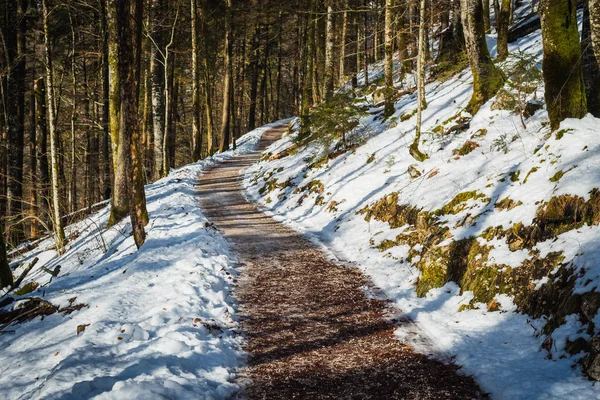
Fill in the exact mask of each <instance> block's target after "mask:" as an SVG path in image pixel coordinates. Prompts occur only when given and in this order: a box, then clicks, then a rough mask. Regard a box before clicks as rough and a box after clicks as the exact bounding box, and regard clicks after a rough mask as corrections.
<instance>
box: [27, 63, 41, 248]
mask: <svg viewBox="0 0 600 400" xmlns="http://www.w3.org/2000/svg"><path fill="white" fill-rule="evenodd" d="M32 75H35V72H33V74H32ZM36 125H37V123H36V110H35V88H33V87H32V90H31V94H30V97H29V187H30V196H29V215H30V216H31V217H32V219H31V223H30V224H29V236H30V237H31V238H36V237H37V236H38V234H39V223H38V221H37V220H36V218H37V217H38V192H39V186H38V180H37V179H38V175H37V132H36Z"/></svg>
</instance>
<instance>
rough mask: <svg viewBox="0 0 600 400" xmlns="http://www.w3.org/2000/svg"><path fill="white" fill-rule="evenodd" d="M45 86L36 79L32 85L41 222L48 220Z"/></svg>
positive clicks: (48, 192)
mask: <svg viewBox="0 0 600 400" xmlns="http://www.w3.org/2000/svg"><path fill="white" fill-rule="evenodd" d="M45 87H46V85H45V84H44V79H42V78H39V79H36V80H35V81H34V83H33V90H34V94H35V114H36V118H35V119H36V129H35V132H36V136H37V137H36V160H37V168H36V169H37V171H38V174H39V175H38V188H39V195H38V198H39V203H38V204H39V213H38V216H39V217H40V218H41V219H42V221H48V220H50V219H51V218H50V203H51V200H50V187H51V186H50V170H49V166H48V152H47V149H48V124H47V120H46V114H47V109H46V89H45Z"/></svg>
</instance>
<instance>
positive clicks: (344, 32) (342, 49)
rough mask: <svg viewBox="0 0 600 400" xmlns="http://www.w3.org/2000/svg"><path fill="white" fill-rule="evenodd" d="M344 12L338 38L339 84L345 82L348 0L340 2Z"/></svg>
mask: <svg viewBox="0 0 600 400" xmlns="http://www.w3.org/2000/svg"><path fill="white" fill-rule="evenodd" d="M342 7H343V8H344V13H343V16H342V37H341V38H340V77H339V78H340V79H339V82H338V83H339V85H340V86H341V85H343V84H344V83H346V38H347V36H348V10H347V9H348V0H344V1H343V3H342Z"/></svg>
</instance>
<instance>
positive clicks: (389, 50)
mask: <svg viewBox="0 0 600 400" xmlns="http://www.w3.org/2000/svg"><path fill="white" fill-rule="evenodd" d="M393 9H394V0H386V1H385V72H384V74H385V110H384V116H385V117H386V118H387V117H390V116H391V115H392V114H394V112H396V109H395V108H394V47H393V43H394V32H393V31H392V22H393V18H394V17H393V15H394V10H393Z"/></svg>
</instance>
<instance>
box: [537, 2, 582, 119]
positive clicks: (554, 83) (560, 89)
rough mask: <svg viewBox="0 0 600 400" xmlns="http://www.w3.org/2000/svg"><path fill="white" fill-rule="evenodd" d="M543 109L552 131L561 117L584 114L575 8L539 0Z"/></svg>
mask: <svg viewBox="0 0 600 400" xmlns="http://www.w3.org/2000/svg"><path fill="white" fill-rule="evenodd" d="M539 13H540V18H541V22H542V41H543V47H544V60H543V63H542V72H543V75H544V83H545V90H546V91H545V97H546V108H547V110H548V116H549V117H550V126H551V127H552V129H553V130H554V129H558V128H559V126H560V123H561V121H562V120H564V119H565V118H582V117H583V116H585V114H586V112H587V105H586V98H585V85H584V82H583V73H582V69H581V47H580V43H579V31H578V29H577V5H576V2H573V1H570V0H542V1H541V2H540V6H539Z"/></svg>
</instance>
